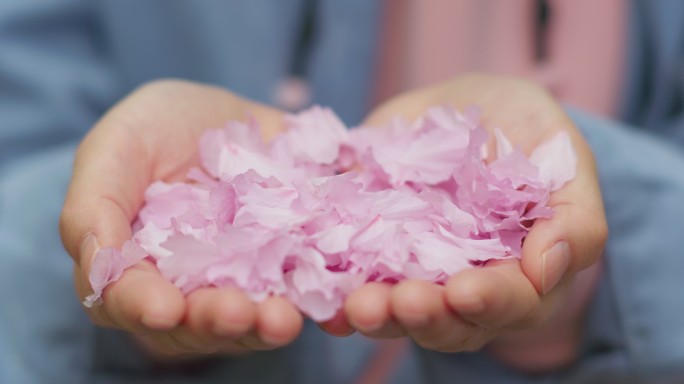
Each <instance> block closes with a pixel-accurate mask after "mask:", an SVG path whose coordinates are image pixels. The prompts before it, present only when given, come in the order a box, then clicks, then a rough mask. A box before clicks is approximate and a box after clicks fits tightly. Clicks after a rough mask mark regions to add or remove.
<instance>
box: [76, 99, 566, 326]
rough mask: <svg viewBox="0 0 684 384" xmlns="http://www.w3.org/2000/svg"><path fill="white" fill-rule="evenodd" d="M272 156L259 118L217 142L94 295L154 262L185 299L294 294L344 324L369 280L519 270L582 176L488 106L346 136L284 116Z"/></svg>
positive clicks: (154, 195) (318, 314) (332, 126)
mask: <svg viewBox="0 0 684 384" xmlns="http://www.w3.org/2000/svg"><path fill="white" fill-rule="evenodd" d="M285 125H286V127H287V130H286V131H285V132H284V133H282V134H281V135H279V136H278V137H277V138H275V139H274V140H273V141H271V142H270V143H269V144H264V143H263V142H262V139H261V137H260V134H259V127H258V126H257V124H256V123H255V122H254V121H249V122H246V123H244V122H230V123H228V124H227V126H226V127H225V128H223V129H214V130H208V131H207V132H206V133H205V134H204V136H203V137H202V138H201V140H200V143H199V153H200V157H201V167H202V168H201V169H199V168H196V169H193V170H191V171H190V173H189V174H188V179H189V182H187V183H180V182H179V183H165V182H161V181H159V182H156V183H154V184H152V185H151V186H150V187H149V189H148V190H147V192H146V195H145V198H146V204H145V205H144V207H143V208H142V209H141V211H140V212H139V216H138V219H137V221H136V222H135V223H134V225H133V232H134V236H133V239H132V240H131V241H129V242H127V243H125V244H124V245H123V247H122V249H121V250H117V249H112V248H107V249H103V250H101V251H100V252H99V253H98V254H97V255H96V258H95V260H94V262H93V267H92V270H91V274H90V282H91V285H92V287H93V289H94V294H92V295H91V296H89V297H87V298H86V301H85V304H86V305H88V306H90V305H93V304H94V303H96V302H98V301H99V300H100V296H101V294H102V291H103V289H104V288H105V287H106V286H107V285H108V284H110V283H112V282H114V281H116V280H117V279H118V278H119V277H120V276H121V274H122V273H123V271H124V270H125V269H126V268H128V267H130V266H132V265H133V264H135V263H137V262H139V261H141V260H143V259H145V258H147V259H148V260H150V261H151V262H153V263H154V264H156V266H157V268H158V269H159V272H160V273H161V274H162V276H163V277H164V278H166V279H167V280H169V281H171V282H173V283H174V284H175V285H176V286H177V287H178V288H179V289H180V290H181V291H182V292H184V293H186V294H187V293H190V292H192V291H193V290H195V289H198V288H201V287H238V288H239V289H241V290H243V291H244V292H245V293H246V294H247V295H248V296H249V297H251V298H252V299H253V300H255V301H260V300H263V299H264V298H266V297H268V296H271V295H280V296H284V297H286V298H287V299H288V300H289V301H291V302H292V303H293V304H295V305H296V306H297V307H298V308H299V309H300V310H301V311H302V312H303V313H305V314H306V315H308V316H309V317H311V318H312V319H314V320H316V321H324V320H327V319H330V318H332V317H333V316H334V315H335V313H336V312H337V311H338V310H339V309H340V308H341V307H342V305H343V302H344V299H345V297H346V296H347V295H348V294H349V293H350V292H351V291H353V290H354V289H356V288H358V287H359V286H361V285H363V284H364V283H366V282H369V281H383V282H390V283H393V282H397V281H400V280H404V279H421V280H427V281H432V282H435V283H443V282H444V281H445V280H446V279H447V278H448V277H449V276H450V275H452V274H454V273H456V272H459V271H461V270H463V269H465V268H473V267H477V266H480V265H482V264H484V263H485V262H486V261H488V260H491V259H504V258H511V257H520V254H521V244H522V241H523V239H524V238H525V236H526V234H527V233H528V231H529V227H530V226H531V224H532V223H533V222H534V220H535V219H538V218H548V217H550V216H551V215H552V210H551V209H550V208H549V207H548V206H547V202H548V200H549V194H550V192H552V191H554V190H556V189H558V188H560V187H561V186H562V185H563V184H564V183H566V182H567V181H569V180H570V179H572V178H573V177H574V174H575V166H576V157H575V154H574V152H573V149H572V146H571V144H570V140H569V137H568V135H567V134H566V133H564V132H562V133H559V134H558V135H557V136H555V137H554V138H552V139H551V140H550V141H548V142H546V143H544V144H542V145H541V146H539V147H538V148H537V149H536V150H535V151H534V152H533V153H532V154H531V156H530V157H529V158H528V157H526V156H525V155H524V154H523V153H522V152H521V151H520V150H519V149H517V148H514V147H513V146H512V145H511V143H510V142H509V141H508V140H507V139H506V138H505V137H504V135H503V134H502V133H501V132H500V131H495V139H496V145H495V147H496V156H491V157H492V158H495V159H496V160H494V161H491V162H489V163H486V162H485V158H486V157H487V153H486V152H487V150H486V148H487V146H486V142H487V132H486V130H485V129H484V128H483V127H482V126H481V125H480V123H479V116H478V111H477V110H476V109H472V110H468V111H466V112H465V113H460V112H459V111H457V110H454V109H453V108H450V107H436V108H432V109H430V110H429V111H427V113H425V115H424V116H423V117H422V118H421V119H419V120H418V121H416V122H415V123H408V122H406V121H403V120H399V119H397V120H395V121H393V122H392V123H391V124H389V125H388V126H385V127H382V128H361V129H354V130H347V129H346V127H345V126H344V124H343V123H342V122H341V121H340V120H339V119H338V118H337V117H336V116H335V114H334V113H333V112H332V111H330V110H329V109H325V108H320V107H314V108H311V109H309V110H307V111H304V112H302V113H300V114H297V115H292V116H287V117H286V118H285Z"/></svg>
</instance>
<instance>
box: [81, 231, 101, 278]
mask: <svg viewBox="0 0 684 384" xmlns="http://www.w3.org/2000/svg"><path fill="white" fill-rule="evenodd" d="M99 250H100V243H99V242H98V241H97V237H95V235H94V234H93V233H89V234H88V235H87V236H86V237H85V239H83V242H82V243H81V248H80V250H79V251H80V253H79V255H78V257H79V264H80V265H81V268H82V269H83V270H86V269H88V268H84V267H85V266H84V265H83V262H87V263H91V262H92V260H93V257H94V256H95V253H97V251H99Z"/></svg>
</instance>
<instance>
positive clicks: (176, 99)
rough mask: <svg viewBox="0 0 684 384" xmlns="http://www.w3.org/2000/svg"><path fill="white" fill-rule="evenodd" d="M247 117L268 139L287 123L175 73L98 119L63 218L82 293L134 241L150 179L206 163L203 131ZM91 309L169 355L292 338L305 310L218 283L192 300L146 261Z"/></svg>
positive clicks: (82, 150) (83, 148)
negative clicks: (112, 251)
mask: <svg viewBox="0 0 684 384" xmlns="http://www.w3.org/2000/svg"><path fill="white" fill-rule="evenodd" d="M247 116H252V117H254V118H255V119H256V120H257V121H258V122H259V123H260V124H261V126H262V127H264V128H263V131H262V134H263V136H264V138H265V139H266V140H268V139H269V138H272V137H273V136H274V135H276V134H277V132H278V130H279V128H278V127H280V126H281V125H282V121H281V120H282V114H281V112H279V111H277V110H275V109H272V108H269V107H266V106H263V105H260V104H257V103H254V102H251V101H248V100H245V99H242V98H240V97H238V96H236V95H234V94H231V93H229V92H227V91H224V90H221V89H218V88H214V87H209V86H203V85H197V84H192V83H187V82H183V81H175V80H168V81H158V82H154V83H150V84H148V85H145V86H143V87H141V88H140V89H138V90H137V91H135V92H133V93H132V94H131V95H130V96H128V97H127V98H125V99H124V100H123V101H121V102H120V103H119V104H118V105H116V106H115V107H114V108H112V109H111V110H110V111H109V112H108V113H107V114H106V115H105V116H104V117H103V118H102V119H101V120H100V121H99V122H98V123H97V124H96V126H95V127H94V128H93V129H92V130H91V131H90V133H89V134H88V135H87V136H86V138H85V139H84V140H83V142H82V144H81V145H80V147H79V148H78V151H77V154H76V159H75V163H74V171H73V177H72V180H71V184H70V187H69V192H68V195H67V198H66V202H65V204H64V210H63V212H62V216H61V222H60V230H61V234H62V240H63V242H64V246H65V248H66V250H67V251H68V252H69V254H70V255H71V256H72V257H73V259H74V261H75V266H74V282H75V286H76V291H77V294H78V297H79V300H83V298H85V297H86V296H87V295H88V294H89V293H91V292H92V291H91V288H90V284H89V280H88V276H89V273H90V266H91V264H92V261H93V256H94V255H95V253H96V252H97V250H98V249H100V248H104V247H120V246H121V244H122V243H123V242H124V241H125V240H129V239H130V238H131V235H132V233H131V226H130V225H131V222H132V221H133V220H134V218H135V216H136V214H137V212H138V210H139V209H140V207H141V205H142V204H143V196H144V191H145V189H146V188H147V186H148V185H150V184H151V183H152V182H153V181H155V180H164V181H174V180H182V179H184V177H185V175H186V173H187V171H188V170H189V169H190V168H191V167H193V166H196V165H198V154H197V142H198V139H199V136H200V135H201V133H202V131H203V130H204V129H206V128H208V127H220V126H223V125H224V124H225V123H226V122H227V121H230V120H237V119H244V118H246V117H247ZM87 311H88V313H89V315H90V317H91V318H92V319H93V321H95V322H96V323H97V324H99V325H102V326H108V327H113V328H118V329H122V330H125V331H129V332H132V333H136V334H138V335H140V336H141V337H142V338H143V339H144V341H145V344H146V345H148V346H150V347H151V348H152V349H153V350H154V351H157V352H162V353H165V354H181V353H209V352H216V351H225V352H242V351H249V350H258V349H270V348H275V347H279V346H282V345H285V344H287V343H289V342H290V341H292V340H293V339H294V338H295V337H296V336H297V335H298V334H299V332H300V330H301V327H302V316H301V314H300V313H299V311H298V310H297V309H296V308H295V307H294V306H293V305H292V304H290V303H289V302H287V301H285V300H284V299H282V298H278V297H272V298H269V299H267V300H265V301H264V302H261V303H259V304H254V303H252V301H251V300H250V299H249V298H248V297H247V296H246V295H245V294H243V293H242V292H240V291H238V290H233V289H218V288H206V289H200V290H197V291H195V292H193V293H191V294H190V295H188V296H187V297H185V296H184V295H183V294H182V293H181V292H180V290H179V289H178V288H176V287H175V286H174V285H173V284H172V283H170V282H169V281H167V280H165V279H164V278H163V277H162V276H161V275H160V273H159V272H158V270H157V269H156V268H155V266H154V265H153V264H152V263H150V262H148V261H142V262H140V263H138V264H137V265H135V266H133V267H131V268H130V269H128V270H126V271H125V272H124V273H123V275H122V276H121V278H120V279H119V280H118V281H117V282H115V283H113V284H112V285H110V286H109V287H108V288H107V289H106V290H105V291H104V294H103V303H102V305H100V306H94V307H93V308H90V309H87Z"/></svg>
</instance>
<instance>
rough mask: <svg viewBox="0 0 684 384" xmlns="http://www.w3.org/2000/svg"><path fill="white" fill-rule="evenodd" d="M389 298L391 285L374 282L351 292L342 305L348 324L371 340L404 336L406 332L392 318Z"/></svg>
mask: <svg viewBox="0 0 684 384" xmlns="http://www.w3.org/2000/svg"><path fill="white" fill-rule="evenodd" d="M391 296H392V286H391V285H389V284H384V283H375V282H372V283H368V284H365V285H364V286H362V287H360V288H359V289H357V290H356V291H354V292H352V293H351V294H350V295H349V297H347V300H346V302H345V304H344V311H345V314H346V315H347V318H348V319H349V323H350V324H351V325H352V327H354V328H355V329H356V330H358V331H359V332H361V333H363V334H364V335H366V336H369V337H373V338H394V337H401V336H405V335H406V332H405V331H404V330H403V329H402V328H401V327H400V326H399V325H398V324H397V322H396V321H395V320H394V319H393V318H392V312H391V307H390V298H391Z"/></svg>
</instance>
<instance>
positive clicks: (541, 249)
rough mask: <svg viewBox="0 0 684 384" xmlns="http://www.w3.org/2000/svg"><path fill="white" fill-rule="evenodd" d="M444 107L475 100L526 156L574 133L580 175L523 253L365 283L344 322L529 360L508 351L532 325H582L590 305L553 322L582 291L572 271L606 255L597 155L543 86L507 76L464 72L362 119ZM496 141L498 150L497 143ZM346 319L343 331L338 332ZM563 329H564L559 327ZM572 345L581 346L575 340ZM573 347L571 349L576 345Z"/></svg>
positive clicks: (490, 124)
mask: <svg viewBox="0 0 684 384" xmlns="http://www.w3.org/2000/svg"><path fill="white" fill-rule="evenodd" d="M444 104H450V105H453V106H455V107H456V108H458V109H460V110H463V109H465V108H466V107H468V106H472V105H475V106H478V107H479V108H480V109H481V110H482V117H483V124H484V125H485V127H486V128H487V129H488V130H490V132H491V130H492V129H493V128H499V129H501V130H502V131H503V132H504V134H505V135H506V136H507V137H508V138H509V139H510V141H511V142H512V143H513V145H515V146H519V147H520V148H521V149H522V150H523V152H525V153H526V154H528V155H529V154H530V153H531V151H532V150H533V149H534V148H535V147H536V146H538V145H539V144H541V143H543V142H544V141H546V140H548V139H550V138H552V137H553V136H554V135H556V134H557V133H558V132H559V131H566V132H568V134H569V135H570V138H571V141H572V144H573V146H574V149H575V151H576V153H577V157H578V163H577V174H576V177H575V178H574V179H573V180H572V181H571V182H569V183H568V184H566V185H565V186H564V187H563V188H561V189H559V190H557V191H555V192H553V193H552V195H551V200H550V202H549V206H551V207H553V209H554V212H555V213H554V215H553V217H552V218H551V219H544V220H537V221H536V222H535V223H534V225H533V226H532V228H531V230H530V232H529V234H528V236H527V238H526V240H525V243H524V246H523V249H522V258H521V259H520V260H507V261H497V262H492V263H488V264H487V265H486V266H485V267H483V268H477V269H470V270H466V271H463V272H460V273H457V274H456V275H454V276H452V277H451V278H450V279H449V280H448V282H447V283H446V284H445V285H444V286H440V285H436V284H432V283H427V282H421V281H404V282H401V283H399V284H397V285H395V286H390V285H386V284H380V283H371V284H367V285H365V286H363V287H361V288H360V289H358V290H357V291H355V292H354V293H352V294H351V295H350V296H349V298H348V299H347V301H346V304H345V314H346V319H347V321H348V322H349V324H350V325H351V327H353V328H354V329H356V330H358V331H360V332H362V333H364V334H366V335H369V336H371V337H378V338H387V337H400V336H403V335H408V336H409V337H411V338H412V339H413V340H414V341H415V342H416V343H417V344H419V345H421V346H423V347H425V348H428V349H431V350H437V351H444V352H458V351H472V350H478V349H481V348H482V347H483V346H485V345H487V344H488V343H490V342H491V343H490V347H491V348H492V350H493V351H494V353H495V354H497V355H499V356H500V357H501V358H502V359H503V360H509V361H508V362H509V363H511V364H512V365H516V364H517V365H518V366H520V365H525V364H526V363H525V362H520V361H516V359H515V357H511V354H510V353H508V351H511V350H512V351H516V348H518V347H520V346H521V343H522V344H524V343H525V340H524V339H525V338H527V339H529V338H534V337H536V336H537V335H535V333H534V330H535V329H542V328H544V329H546V332H547V333H548V328H549V327H551V328H553V327H554V326H556V327H566V328H567V327H575V328H576V327H578V326H581V320H582V315H583V309H584V308H585V306H584V305H581V304H580V305H577V304H575V305H574V306H573V307H572V308H574V309H573V310H572V311H567V310H566V311H564V312H563V313H562V317H561V318H559V316H555V317H553V319H556V320H554V321H555V322H556V323H557V324H555V325H554V324H553V322H554V321H551V322H550V323H549V322H548V320H549V319H550V318H552V316H553V315H554V314H556V313H558V308H561V307H563V306H566V304H565V303H566V302H568V300H571V297H570V292H576V290H571V289H570V288H571V281H572V279H573V277H574V276H575V275H576V274H577V273H578V272H580V271H582V270H584V269H587V268H588V267H590V266H592V265H594V264H596V263H597V262H598V261H599V258H600V255H601V253H602V250H603V246H604V242H605V240H606V237H607V225H606V220H605V216H604V210H603V205H602V199H601V194H600V190H599V184H598V178H597V174H596V170H595V165H594V159H593V155H592V153H591V150H590V149H589V147H588V145H587V143H586V142H585V140H584V139H583V138H582V136H581V134H580V133H579V131H578V129H577V128H576V127H575V126H574V125H573V123H572V121H571V120H570V119H569V118H568V117H567V115H566V114H565V113H564V111H563V110H562V109H561V107H560V106H559V105H558V104H557V103H556V102H555V101H554V100H553V99H552V98H551V97H550V96H549V95H547V94H546V92H544V91H543V90H542V89H540V88H539V87H537V86H535V85H533V84H532V83H529V82H526V81H522V80H516V79H509V78H498V77H489V76H484V75H467V76H462V77H458V78H456V79H454V80H451V81H448V82H445V83H442V84H439V85H437V86H434V87H430V88H426V89H423V90H419V91H415V92H410V93H407V94H404V95H401V96H399V97H396V98H394V99H392V100H390V101H389V102H387V103H385V104H384V105H382V106H380V107H379V108H378V109H377V110H376V111H375V112H374V113H373V114H372V115H371V116H370V117H369V118H368V119H367V120H366V122H365V125H367V126H378V125H383V124H384V123H386V122H387V121H389V120H390V119H392V118H393V117H394V116H401V117H403V118H405V119H407V120H414V119H416V118H417V117H418V116H420V115H421V114H422V113H423V112H425V111H426V110H427V109H428V108H429V107H431V106H434V105H444ZM491 137H493V134H492V135H490V138H491ZM489 144H490V148H493V141H490V143H489ZM488 153H496V151H495V150H490V151H488ZM585 291H586V290H585ZM581 294H584V296H586V297H588V296H589V295H587V294H586V292H585V293H581ZM586 297H585V299H586ZM585 301H586V300H585ZM339 323H340V321H339V320H338V322H337V325H336V332H338V333H341V331H340V329H341V328H343V326H340V325H339ZM520 330H530V331H528V333H527V334H526V336H525V338H523V341H518V342H517V345H516V342H511V341H510V340H515V338H512V339H510V340H507V339H506V337H507V335H509V334H513V333H516V332H518V334H519V331H520ZM564 331H567V329H566V330H559V332H564ZM573 337H574V334H573ZM499 340H503V341H505V342H503V344H504V346H502V347H499V346H498V345H497V342H498V341H499ZM566 341H567V340H566ZM567 342H570V343H573V346H576V345H577V343H578V340H577V338H576V337H575V339H574V340H569V341H567ZM507 348H508V349H507ZM518 350H519V349H518ZM567 350H569V351H574V349H573V348H572V347H571V348H569V349H567ZM573 357H574V356H573V355H572V353H570V354H568V353H564V355H563V356H561V357H559V358H556V359H555V360H554V359H550V360H549V361H547V362H546V366H540V367H535V366H534V362H531V367H532V369H536V368H541V369H553V368H555V367H557V366H559V365H563V364H566V363H568V362H569V361H568V360H571V359H572V358H573ZM540 364H541V365H544V363H540ZM523 368H525V367H523Z"/></svg>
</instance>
